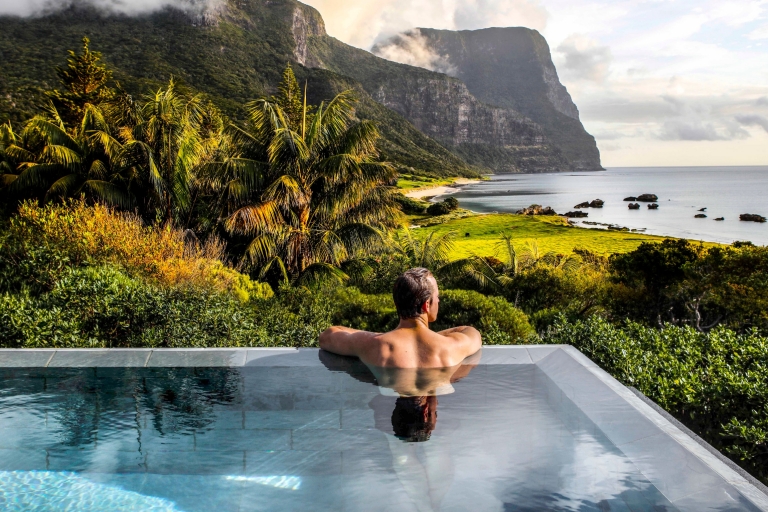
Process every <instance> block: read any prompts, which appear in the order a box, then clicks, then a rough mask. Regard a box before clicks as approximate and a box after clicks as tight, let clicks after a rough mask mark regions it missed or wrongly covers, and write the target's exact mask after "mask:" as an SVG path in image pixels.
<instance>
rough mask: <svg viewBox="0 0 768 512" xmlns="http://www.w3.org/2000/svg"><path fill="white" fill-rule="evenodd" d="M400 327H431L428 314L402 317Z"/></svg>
mask: <svg viewBox="0 0 768 512" xmlns="http://www.w3.org/2000/svg"><path fill="white" fill-rule="evenodd" d="M397 328H398V329H429V320H428V319H427V315H421V316H417V317H416V318H401V319H400V324H399V325H398V326H397Z"/></svg>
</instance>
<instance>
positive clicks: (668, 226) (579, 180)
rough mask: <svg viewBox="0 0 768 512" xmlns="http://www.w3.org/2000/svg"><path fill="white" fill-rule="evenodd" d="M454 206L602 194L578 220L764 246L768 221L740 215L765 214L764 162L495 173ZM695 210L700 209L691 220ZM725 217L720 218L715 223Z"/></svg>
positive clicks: (573, 200)
mask: <svg viewBox="0 0 768 512" xmlns="http://www.w3.org/2000/svg"><path fill="white" fill-rule="evenodd" d="M646 193H647V194H656V195H658V196H659V201H658V204H659V205H660V206H659V209H658V210H655V211H654V210H648V208H647V207H646V205H645V204H642V203H641V204H642V208H641V209H640V210H635V211H632V210H629V209H628V207H627V205H628V203H627V202H625V201H623V199H624V198H625V197H628V196H638V195H640V194H646ZM454 196H455V197H456V198H457V199H459V202H460V203H461V206H462V207H463V208H467V209H469V210H473V211H477V212H493V211H498V212H515V211H517V210H518V209H520V208H523V207H526V206H530V205H532V204H540V205H542V206H551V207H552V208H554V209H555V210H556V211H557V212H558V213H566V212H569V211H573V210H575V208H574V206H575V205H577V204H579V203H582V202H584V201H592V200H594V199H602V200H603V201H605V206H604V207H603V208H602V209H596V208H588V209H583V210H582V211H585V212H588V213H589V217H588V218H587V219H574V220H575V222H576V224H577V225H579V226H584V227H593V228H598V229H599V228H603V229H604V228H605V226H590V225H585V224H584V221H587V222H597V223H601V224H613V225H618V226H622V227H627V228H630V229H639V230H642V229H644V230H645V232H646V233H648V234H655V235H663V236H674V237H681V238H688V239H692V240H705V241H711V242H722V243H731V242H734V241H736V240H749V241H751V242H753V243H755V244H757V245H768V223H765V224H758V223H754V222H742V221H740V220H739V215H740V214H743V213H754V214H758V215H762V216H764V217H768V166H765V167H622V168H611V169H608V170H607V171H604V172H573V173H553V174H501V175H496V176H493V177H492V178H491V180H490V181H485V182H482V183H478V184H474V185H468V186H466V187H464V188H463V189H462V190H461V191H460V192H458V193H457V194H454ZM701 208H706V211H705V212H703V213H704V214H706V215H707V218H705V219H697V218H695V215H697V214H699V213H702V212H699V210H700V209H701ZM718 217H725V220H724V221H719V222H718V221H715V220H714V219H716V218H718Z"/></svg>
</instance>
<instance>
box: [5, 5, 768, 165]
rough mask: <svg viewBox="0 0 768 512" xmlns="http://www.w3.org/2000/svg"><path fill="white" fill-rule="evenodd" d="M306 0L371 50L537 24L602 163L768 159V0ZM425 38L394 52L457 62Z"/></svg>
mask: <svg viewBox="0 0 768 512" xmlns="http://www.w3.org/2000/svg"><path fill="white" fill-rule="evenodd" d="M0 1H4V0H0ZM305 3H308V4H310V5H312V6H314V7H315V8H317V9H318V10H319V11H320V12H321V14H322V15H323V18H324V19H325V22H326V26H327V29H328V33H329V34H330V35H331V36H334V37H336V38H338V39H340V40H342V41H344V42H346V43H348V44H351V45H353V46H357V47H359V48H363V49H366V50H368V49H371V47H372V46H373V45H374V44H376V43H378V42H381V41H383V40H386V39H387V38H389V37H391V36H392V35H395V34H398V33H400V32H404V31H407V30H409V29H411V28H413V27H428V28H442V29H453V30H465V29H466V30H473V29H480V28H485V27H493V26H524V27H529V28H532V29H536V30H538V31H540V32H541V33H542V34H543V35H544V36H545V37H546V38H547V41H548V42H549V45H550V47H551V48H552V57H553V60H554V62H555V65H556V66H557V69H558V73H559V74H560V78H561V81H562V82H563V84H564V85H565V86H566V87H567V88H568V91H569V92H570V93H571V95H572V96H573V99H574V101H575V102H576V105H577V106H578V107H579V110H580V112H581V118H582V121H583V123H584V125H585V127H586V129H587V131H589V132H590V133H591V134H593V135H594V136H595V138H596V139H597V143H598V147H599V148H600V151H601V154H602V159H603V165H604V166H607V167H624V166H630V167H631V166H700V165H707V166H712V165H715V166H720V165H768V0H738V1H731V0H719V1H714V0H610V1H608V0H354V2H352V1H350V0H305ZM417 46H418V45H414V46H413V47H414V54H413V55H411V56H408V55H402V54H400V55H398V54H387V55H386V56H387V57H388V58H392V59H397V60H401V61H404V62H406V63H410V64H416V65H422V66H424V67H431V68H433V69H435V70H437V71H441V72H449V73H450V63H449V62H445V61H444V59H441V58H431V59H423V58H421V56H420V55H419V54H418V51H417V50H418V48H417Z"/></svg>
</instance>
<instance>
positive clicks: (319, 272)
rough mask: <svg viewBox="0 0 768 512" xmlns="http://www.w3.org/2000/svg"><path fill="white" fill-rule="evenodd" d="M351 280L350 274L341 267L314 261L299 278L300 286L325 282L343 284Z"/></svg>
mask: <svg viewBox="0 0 768 512" xmlns="http://www.w3.org/2000/svg"><path fill="white" fill-rule="evenodd" d="M347 281H349V276H348V275H347V274H345V273H344V271H342V270H341V269H340V268H338V267H335V266H333V265H330V264H328V263H314V264H312V265H310V266H309V267H307V268H306V269H305V270H304V272H302V273H301V275H300V276H299V278H298V279H297V281H296V282H297V284H299V285H300V286H309V287H311V286H318V285H320V284H325V283H329V282H330V283H335V284H339V285H342V284H344V283H346V282H347Z"/></svg>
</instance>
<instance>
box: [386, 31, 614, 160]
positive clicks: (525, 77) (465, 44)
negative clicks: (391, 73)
mask: <svg viewBox="0 0 768 512" xmlns="http://www.w3.org/2000/svg"><path fill="white" fill-rule="evenodd" d="M418 32H419V35H420V39H421V40H422V41H423V42H424V44H425V46H426V48H427V49H428V50H429V51H432V52H434V53H435V54H439V55H441V56H443V58H446V59H448V60H449V62H450V66H451V69H452V70H454V75H455V76H456V78H458V79H459V80H461V81H462V82H464V83H465V84H466V85H467V88H468V89H469V91H470V92H471V93H472V94H473V95H474V96H476V97H477V98H478V99H479V100H480V101H482V102H484V103H487V104H490V105H495V106H498V107H502V108H509V109H514V110H516V111H518V112H520V113H521V114H522V115H524V116H526V117H529V118H530V119H532V120H533V121H534V122H536V123H537V124H538V125H539V126H541V128H542V129H543V131H544V133H545V134H546V135H547V136H548V137H549V139H550V140H551V141H552V143H553V144H554V145H555V146H557V147H558V148H559V149H560V150H561V151H562V153H563V155H564V156H565V158H566V159H567V160H568V161H569V162H571V164H572V165H573V167H574V168H576V169H579V170H598V169H601V168H602V167H601V165H600V153H599V151H598V149H597V144H596V143H595V139H594V137H592V136H591V135H589V134H588V133H587V132H586V130H585V129H584V126H583V125H582V124H581V121H580V120H579V110H578V108H577V107H576V105H575V104H574V103H573V100H572V98H571V95H570V94H568V91H567V90H566V88H565V87H564V86H563V85H562V84H561V83H560V80H559V78H558V76H557V70H556V69H555V65H554V63H553V62H552V56H551V52H550V49H549V45H548V44H547V41H546V40H545V39H544V37H542V35H541V34H539V33H538V32H537V31H535V30H530V29H527V28H521V27H516V28H489V29H483V30H465V31H459V32H455V31H450V30H433V29H418ZM383 44H387V43H386V42H385V43H383Z"/></svg>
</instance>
